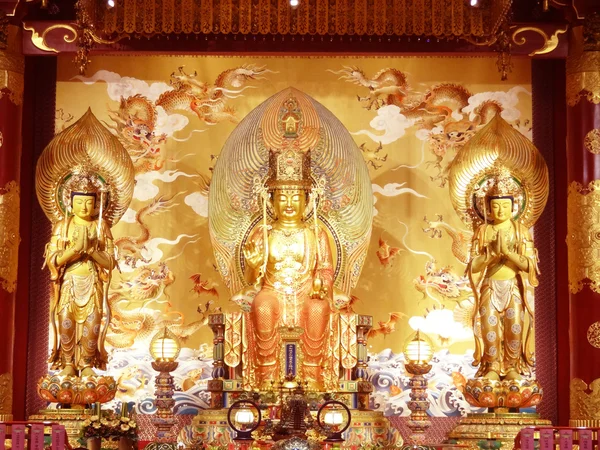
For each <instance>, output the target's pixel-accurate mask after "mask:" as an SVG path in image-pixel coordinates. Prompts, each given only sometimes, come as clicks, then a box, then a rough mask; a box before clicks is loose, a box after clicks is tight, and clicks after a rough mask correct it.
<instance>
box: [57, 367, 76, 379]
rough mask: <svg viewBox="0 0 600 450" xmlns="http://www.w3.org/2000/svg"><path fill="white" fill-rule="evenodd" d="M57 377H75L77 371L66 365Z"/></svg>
mask: <svg viewBox="0 0 600 450" xmlns="http://www.w3.org/2000/svg"><path fill="white" fill-rule="evenodd" d="M58 375H59V376H61V377H76V376H77V371H76V370H75V367H73V364H67V365H66V366H65V368H64V369H63V370H61V371H60V373H59V374H58Z"/></svg>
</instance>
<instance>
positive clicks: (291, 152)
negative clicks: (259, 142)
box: [267, 148, 312, 191]
mask: <svg viewBox="0 0 600 450" xmlns="http://www.w3.org/2000/svg"><path fill="white" fill-rule="evenodd" d="M311 184H312V183H311V177H310V151H308V152H306V153H304V152H302V151H300V150H297V149H294V148H290V149H286V150H269V175H268V177H267V188H268V189H269V190H271V191H272V190H275V189H306V190H310V188H311Z"/></svg>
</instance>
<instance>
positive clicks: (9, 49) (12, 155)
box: [0, 21, 24, 420]
mask: <svg viewBox="0 0 600 450" xmlns="http://www.w3.org/2000/svg"><path fill="white" fill-rule="evenodd" d="M0 23H1V21H0ZM0 27H2V25H0ZM2 31H4V30H0V311H1V313H0V420H10V419H12V390H13V346H14V333H15V327H14V323H15V298H16V295H15V294H16V293H15V291H16V285H17V267H18V252H19V242H20V240H21V237H20V233H19V211H20V194H19V182H20V180H19V178H20V166H21V103H22V99H23V72H24V61H23V56H22V55H21V52H20V48H21V34H20V30H19V29H18V28H17V27H14V26H11V25H5V31H6V32H5V33H2ZM4 36H5V37H7V39H6V41H3V40H2V37H4Z"/></svg>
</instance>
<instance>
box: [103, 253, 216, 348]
mask: <svg viewBox="0 0 600 450" xmlns="http://www.w3.org/2000/svg"><path fill="white" fill-rule="evenodd" d="M174 281H175V277H174V275H173V273H172V272H171V270H170V269H169V268H168V266H167V265H166V264H164V263H160V264H159V266H158V269H154V268H150V267H148V266H145V267H142V268H140V269H138V271H136V272H135V275H134V276H133V277H131V279H129V280H124V281H121V282H119V284H118V285H117V286H116V287H115V288H114V289H112V290H111V294H110V296H109V299H108V303H109V306H110V308H111V311H112V320H111V323H110V327H109V333H108V334H107V336H106V340H107V342H108V343H109V344H110V345H111V346H112V347H115V348H129V347H132V346H133V345H134V343H135V342H136V341H138V342H141V341H144V340H146V339H149V338H150V337H151V336H152V335H153V334H154V333H156V332H157V331H158V330H160V329H162V328H164V327H168V328H169V330H170V331H171V332H173V333H174V334H175V335H176V336H177V337H178V338H179V339H181V340H183V341H185V340H186V339H187V338H189V337H190V336H191V335H192V334H194V333H195V332H196V331H198V330H199V329H201V328H202V327H204V326H205V325H206V324H207V323H208V315H209V314H211V313H212V312H214V311H216V310H215V309H214V308H213V307H212V302H207V303H206V304H205V305H202V306H199V307H198V312H199V313H200V319H199V320H196V321H193V322H191V323H189V324H185V317H184V315H183V314H182V313H180V312H177V311H170V312H169V311H168V310H169V308H170V306H171V304H170V302H168V299H167V300H163V297H167V296H166V294H165V289H166V288H167V287H168V286H169V285H171V284H172V283H173V282H174ZM152 303H158V304H163V303H166V310H165V311H164V312H161V311H159V310H156V309H152V308H149V307H148V305H150V304H152ZM131 306H135V309H130V308H131Z"/></svg>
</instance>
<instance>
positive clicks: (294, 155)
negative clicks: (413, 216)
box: [244, 150, 334, 385]
mask: <svg viewBox="0 0 600 450" xmlns="http://www.w3.org/2000/svg"><path fill="white" fill-rule="evenodd" d="M269 161H270V168H269V169H270V171H269V178H268V181H267V188H268V193H269V199H268V200H266V201H269V202H270V203H271V204H272V207H273V211H274V220H273V221H272V222H271V223H270V224H266V223H265V224H263V225H262V226H260V227H258V228H257V229H256V230H255V231H254V232H253V233H252V235H251V236H250V239H249V240H248V241H247V243H246V245H245V248H244V256H245V259H246V262H247V263H248V266H249V268H250V273H249V280H248V281H250V282H252V283H253V285H254V286H256V288H257V289H258V290H259V291H258V293H257V294H256V296H255V297H254V300H253V302H252V306H251V309H250V318H251V326H252V330H253V332H252V334H253V338H254V347H253V348H254V349H253V354H254V361H255V370H256V372H255V376H256V378H257V381H258V382H259V385H261V384H264V381H269V380H278V379H279V375H278V373H277V371H278V358H279V350H280V346H281V340H280V336H279V332H278V329H279V327H282V326H283V327H300V328H302V329H303V333H302V337H301V342H302V351H303V356H304V358H303V368H302V371H303V372H302V373H303V376H304V377H305V378H307V379H309V380H312V381H314V382H316V383H317V384H318V385H321V384H322V381H323V376H322V375H323V370H322V365H323V362H324V356H325V350H326V346H325V342H326V339H327V337H328V331H329V317H330V314H331V308H330V303H331V301H332V293H333V275H334V273H333V264H332V255H331V250H330V247H329V241H328V237H327V234H326V232H325V231H324V230H323V229H322V227H320V226H318V225H317V226H313V227H309V226H308V224H307V223H306V222H305V219H306V217H305V213H306V210H307V202H309V200H310V198H312V197H310V192H311V179H310V153H309V152H307V153H302V152H300V151H295V150H287V151H280V152H273V151H272V152H271V153H270V158H269ZM265 217H266V215H265ZM317 223H318V222H317ZM313 224H314V222H313Z"/></svg>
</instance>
